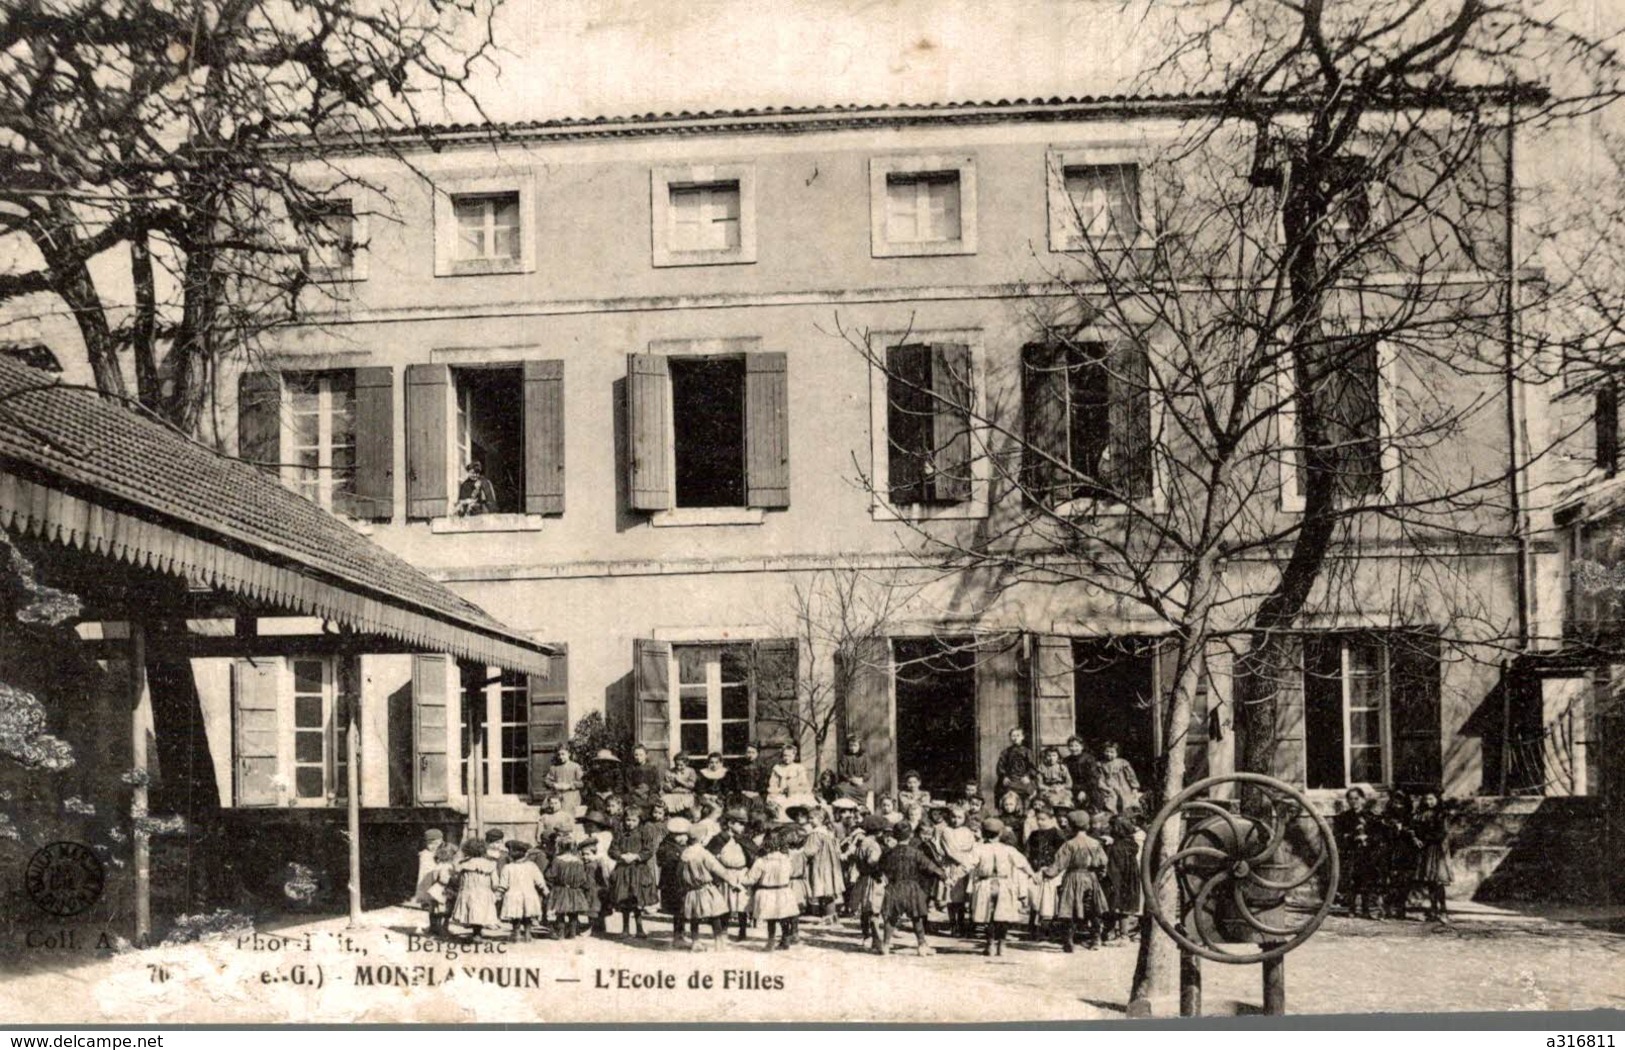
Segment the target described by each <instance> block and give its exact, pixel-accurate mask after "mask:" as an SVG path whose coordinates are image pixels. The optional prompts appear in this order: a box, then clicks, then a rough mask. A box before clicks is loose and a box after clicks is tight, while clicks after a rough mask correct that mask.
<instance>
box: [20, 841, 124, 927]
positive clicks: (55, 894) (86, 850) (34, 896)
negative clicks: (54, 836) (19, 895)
mask: <svg viewBox="0 0 1625 1050" xmlns="http://www.w3.org/2000/svg"><path fill="white" fill-rule="evenodd" d="M106 887H107V871H106V869H105V868H103V867H102V862H101V860H100V858H98V857H97V856H96V854H95V853H94V852H93V851H92V850H91V848H90V847H89V846H86V845H84V844H83V843H79V842H53V843H51V844H50V845H48V846H41V847H40V848H39V850H37V851H36V852H35V853H34V855H33V856H32V857H30V858H29V859H28V867H27V868H25V869H23V888H24V889H26V890H27V891H28V899H29V900H31V901H33V902H34V903H35V904H37V905H39V906H40V908H41V909H43V910H44V911H46V912H48V913H49V914H51V915H54V916H56V917H57V918H59V919H66V918H68V917H70V916H73V915H78V914H79V913H80V912H82V911H85V910H86V909H87V908H89V907H90V906H91V905H93V904H95V903H96V902H97V901H98V900H100V899H101V896H102V890H104V889H105V888H106Z"/></svg>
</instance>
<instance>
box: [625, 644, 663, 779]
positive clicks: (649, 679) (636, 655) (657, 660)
mask: <svg viewBox="0 0 1625 1050" xmlns="http://www.w3.org/2000/svg"><path fill="white" fill-rule="evenodd" d="M632 673H633V677H634V678H635V679H636V682H635V691H636V698H637V710H636V712H635V713H634V717H635V718H636V720H637V742H638V743H640V744H642V745H643V746H644V747H645V748H647V749H648V751H649V757H650V760H651V761H654V760H656V757H657V756H658V761H660V762H662V763H664V762H665V761H666V754H667V753H668V752H669V751H670V750H671V746H670V745H671V643H670V642H657V641H655V640H653V639H652V638H639V639H637V640H636V641H634V642H633V643H632Z"/></svg>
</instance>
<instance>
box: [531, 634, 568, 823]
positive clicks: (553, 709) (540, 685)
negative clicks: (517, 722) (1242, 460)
mask: <svg viewBox="0 0 1625 1050" xmlns="http://www.w3.org/2000/svg"><path fill="white" fill-rule="evenodd" d="M555 648H556V649H558V652H557V653H555V654H553V655H552V656H550V657H548V661H547V675H546V677H543V676H542V675H538V674H533V675H531V676H530V794H531V799H532V801H534V802H540V801H541V799H542V796H543V795H544V794H546V793H547V789H546V788H545V787H543V786H542V785H543V781H545V780H546V779H547V771H548V770H549V769H550V768H551V767H552V765H553V756H554V755H555V754H557V753H558V750H559V746H560V745H561V744H563V743H565V742H566V741H568V740H569V739H570V735H569V723H570V654H569V649H568V647H567V646H565V645H563V644H562V643H558V644H555Z"/></svg>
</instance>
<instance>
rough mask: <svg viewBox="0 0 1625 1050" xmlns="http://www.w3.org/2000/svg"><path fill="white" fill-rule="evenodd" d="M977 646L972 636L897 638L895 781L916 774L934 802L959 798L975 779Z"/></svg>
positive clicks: (893, 649)
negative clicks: (968, 784)
mask: <svg viewBox="0 0 1625 1050" xmlns="http://www.w3.org/2000/svg"><path fill="white" fill-rule="evenodd" d="M976 656H977V653H976V644H975V640H974V639H971V638H957V639H956V638H898V639H894V640H893V642H892V657H893V661H894V662H893V666H894V667H895V668H896V675H897V678H896V682H895V689H894V695H895V699H896V709H897V778H898V782H899V783H901V782H902V778H903V777H904V776H906V775H907V774H909V773H910V772H914V773H918V774H920V784H921V786H922V787H924V788H925V789H926V790H927V791H929V792H930V793H931V796H932V797H933V798H958V797H959V796H960V794H961V793H962V792H963V791H964V787H965V785H966V784H967V783H970V782H972V781H975V780H977V779H978V776H977V774H978V770H977V753H978V750H979V748H978V741H977V735H976Z"/></svg>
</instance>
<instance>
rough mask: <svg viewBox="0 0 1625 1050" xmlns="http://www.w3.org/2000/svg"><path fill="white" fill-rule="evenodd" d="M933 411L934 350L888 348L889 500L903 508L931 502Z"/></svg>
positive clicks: (922, 347) (887, 441)
mask: <svg viewBox="0 0 1625 1050" xmlns="http://www.w3.org/2000/svg"><path fill="white" fill-rule="evenodd" d="M932 415H933V413H932V411H931V348H930V347H929V346H925V345H924V344H910V345H907V346H892V347H887V348H886V433H887V439H886V466H887V488H888V490H889V493H888V496H889V498H890V500H891V502H892V503H894V504H897V505H899V506H901V505H903V504H909V503H923V502H925V501H926V499H927V498H928V490H927V486H926V464H927V463H928V462H929V456H930V450H931V447H932V445H931V443H932V441H933V440H934V439H935V434H934V432H933V431H934V424H933V422H932Z"/></svg>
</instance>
